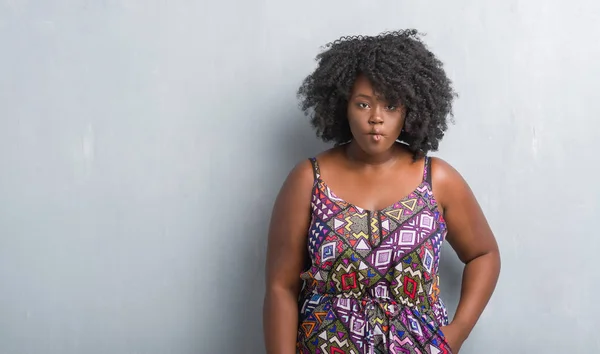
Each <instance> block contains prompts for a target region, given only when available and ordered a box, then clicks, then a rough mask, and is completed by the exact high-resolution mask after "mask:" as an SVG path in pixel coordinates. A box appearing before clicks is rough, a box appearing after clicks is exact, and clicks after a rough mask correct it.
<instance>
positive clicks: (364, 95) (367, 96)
mask: <svg viewBox="0 0 600 354" xmlns="http://www.w3.org/2000/svg"><path fill="white" fill-rule="evenodd" d="M354 97H363V98H368V99H371V98H372V97H371V96H369V95H367V94H364V93H359V94H356V95H354Z"/></svg>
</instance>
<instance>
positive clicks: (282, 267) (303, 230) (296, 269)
mask: <svg viewBox="0 0 600 354" xmlns="http://www.w3.org/2000/svg"><path fill="white" fill-rule="evenodd" d="M313 181H314V179H313V172H312V166H311V164H310V162H309V161H305V162H302V163H300V164H299V165H297V166H296V167H295V168H294V169H293V170H292V171H291V172H290V174H289V175H288V177H287V179H286V181H285V182H284V184H283V186H282V187H281V190H280V192H279V194H278V196H277V198H276V200H275V205H274V207H273V213H272V216H271V223H270V226H269V236H268V245H267V260H266V293H265V298H264V306H263V331H264V339H265V346H266V349H267V353H268V354H294V353H296V335H297V331H298V293H299V291H300V285H301V283H300V272H301V271H302V268H303V265H304V260H305V257H306V252H307V243H306V242H307V235H308V227H309V221H310V198H311V191H312V186H313Z"/></svg>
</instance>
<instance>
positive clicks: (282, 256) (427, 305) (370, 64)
mask: <svg viewBox="0 0 600 354" xmlns="http://www.w3.org/2000/svg"><path fill="white" fill-rule="evenodd" d="M317 58H318V67H317V68H316V69H315V71H314V72H313V73H312V74H311V75H309V76H308V77H307V78H306V79H305V81H304V82H303V84H302V86H301V88H300V90H299V97H300V98H301V102H302V108H303V110H304V111H305V112H306V113H307V114H309V115H310V116H311V122H312V125H313V126H314V128H315V129H316V132H317V135H318V136H319V137H320V138H321V139H323V140H324V141H327V142H335V147H334V148H332V149H330V150H327V151H325V152H323V153H321V154H319V155H318V156H316V157H315V158H311V159H307V160H306V161H302V162H300V163H299V164H298V165H297V166H296V167H295V168H294V169H293V170H292V171H291V172H290V174H289V175H288V177H287V179H286V181H285V182H284V184H283V186H282V188H281V191H280V193H279V195H278V197H277V200H276V202H275V206H274V209H273V214H272V219H271V224H270V229H269V241H268V250H267V268H266V296H265V303H264V334H265V343H266V348H267V352H268V353H269V354H288V353H323V354H325V353H327V354H330V353H355V354H359V353H458V351H459V350H460V347H461V345H462V344H463V342H464V341H465V339H466V338H467V337H468V335H469V333H470V332H471V330H472V329H473V326H474V325H475V323H476V321H477V320H478V318H479V316H480V314H481V313H482V311H483V310H484V307H485V306H486V304H487V303H488V300H489V299H490V297H491V295H492V292H493V290H494V288H495V285H496V282H497V279H498V276H499V272H500V256H499V252H498V246H497V244H496V240H495V238H494V235H493V233H492V231H491V230H490V227H489V225H488V223H487V221H486V219H485V216H484V215H483V213H482V211H481V208H480V207H479V205H478V203H477V201H476V199H475V197H474V195H473V193H472V192H471V190H470V188H469V186H468V185H467V183H466V182H465V181H464V180H463V178H462V177H461V175H460V174H459V173H458V172H457V171H456V170H454V169H453V168H452V167H451V166H450V165H449V164H448V163H446V162H444V161H443V160H442V159H439V158H432V157H429V156H428V153H429V152H430V151H435V150H437V148H438V144H439V142H440V140H441V139H442V137H443V135H444V132H445V131H446V129H447V120H448V117H449V116H450V115H451V113H452V100H453V98H454V96H455V94H454V91H453V89H452V85H451V82H450V80H449V79H448V78H447V76H446V74H445V73H444V70H443V68H442V63H441V62H440V61H439V60H438V59H437V58H436V57H435V56H434V55H433V54H432V53H431V52H430V51H429V50H428V49H427V48H426V47H425V45H424V44H423V43H422V42H421V40H420V38H419V36H418V34H417V32H416V31H414V30H407V31H399V32H393V33H384V34H381V35H379V36H375V37H366V36H358V37H343V38H341V39H340V40H338V41H336V42H334V43H332V44H330V45H329V46H328V48H327V50H326V51H324V52H323V53H321V54H320V55H319V56H318V57H317ZM445 240H447V241H448V242H449V244H450V245H451V246H452V248H453V249H454V250H455V251H456V253H457V255H458V257H459V258H460V259H461V261H462V262H464V264H465V267H464V274H463V282H462V291H461V297H460V302H459V304H458V308H457V311H456V315H455V316H454V318H453V320H452V322H450V323H449V322H448V317H447V312H446V308H445V306H444V303H443V302H442V300H441V299H440V297H439V293H440V290H439V286H438V285H439V277H438V265H439V258H440V249H441V246H442V242H443V241H445ZM482 350H484V349H482Z"/></svg>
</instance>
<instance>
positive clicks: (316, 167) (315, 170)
mask: <svg viewBox="0 0 600 354" xmlns="http://www.w3.org/2000/svg"><path fill="white" fill-rule="evenodd" d="M309 160H310V163H311V164H312V168H313V175H314V177H315V183H317V182H318V181H319V180H320V179H321V170H320V169H319V163H318V162H317V158H316V157H311V158H309Z"/></svg>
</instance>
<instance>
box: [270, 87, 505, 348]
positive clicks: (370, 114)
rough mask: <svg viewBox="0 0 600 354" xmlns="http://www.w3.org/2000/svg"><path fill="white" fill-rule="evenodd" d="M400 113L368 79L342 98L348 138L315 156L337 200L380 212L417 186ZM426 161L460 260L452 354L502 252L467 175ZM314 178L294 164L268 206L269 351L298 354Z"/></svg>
mask: <svg viewBox="0 0 600 354" xmlns="http://www.w3.org/2000/svg"><path fill="white" fill-rule="evenodd" d="M405 115H406V109H405V108H404V107H403V106H402V105H400V104H393V103H389V102H385V101H384V100H382V99H380V98H379V97H378V95H377V94H376V93H375V92H374V91H373V88H372V86H371V83H370V82H369V80H368V79H367V78H365V77H363V76H359V77H357V79H356V81H355V84H354V87H353V90H352V93H351V96H350V98H349V100H348V122H349V124H350V129H351V131H352V135H353V139H352V141H351V142H350V143H349V144H346V145H343V146H340V147H336V148H333V149H331V150H328V151H325V152H324V153H322V154H320V155H319V156H317V159H318V160H319V165H320V167H321V177H322V178H323V180H325V181H327V184H328V186H329V187H330V188H331V189H332V190H334V191H336V194H337V195H338V196H339V197H340V198H342V199H344V200H346V201H348V202H349V203H352V204H354V205H357V206H360V207H361V208H364V209H366V210H380V209H383V208H385V207H387V206H389V205H391V204H393V203H394V202H396V201H398V200H400V199H401V198H402V197H403V196H405V195H407V194H408V193H410V192H411V191H413V190H414V189H415V187H416V186H418V185H419V183H420V182H421V180H422V176H423V164H424V161H423V159H419V160H417V161H414V160H413V156H412V154H411V153H410V152H409V151H408V150H407V149H406V148H405V147H403V145H402V144H398V143H396V142H395V140H396V138H397V137H398V136H399V135H400V132H401V130H402V127H403V125H404V117H405ZM431 161H432V162H431V169H432V186H433V194H434V197H435V198H436V200H437V202H438V204H439V209H440V212H442V213H443V215H444V219H445V220H446V224H447V226H448V235H447V238H446V240H447V241H448V242H449V244H450V245H451V247H452V248H453V249H454V250H455V252H456V253H457V255H458V257H459V259H460V260H461V261H462V262H463V263H464V264H465V267H464V271H463V280H462V288H461V297H460V301H459V304H458V308H457V311H456V314H455V316H454V319H453V320H452V322H451V323H450V324H449V325H448V326H445V327H442V331H443V332H444V334H445V336H446V340H447V341H448V343H449V344H450V347H451V348H452V349H453V351H454V353H458V352H459V350H460V347H461V346H462V344H463V342H464V341H465V340H466V339H467V337H468V336H469V333H470V332H471V330H472V329H473V327H474V326H475V324H476V322H477V320H478V319H479V317H480V315H481V313H482V312H483V310H484V308H485V306H486V305H487V303H488V301H489V299H490V297H491V295H492V293H493V291H494V288H495V286H496V282H497V280H498V276H499V273H500V254H499V251H498V245H497V243H496V240H495V237H494V235H493V233H492V230H491V229H490V227H489V225H488V222H487V220H486V218H485V216H484V214H483V212H482V210H481V208H480V206H479V204H478V202H477V200H476V199H475V196H474V195H473V192H472V191H471V189H470V188H469V186H468V185H467V183H466V182H465V180H464V179H463V178H462V176H461V175H460V174H459V173H458V172H457V171H456V170H455V169H454V168H453V167H452V166H450V165H449V164H448V163H446V162H445V161H443V160H442V159H439V158H432V159H431ZM313 181H314V177H313V171H312V166H311V164H310V162H308V161H303V162H301V163H299V164H298V165H297V166H295V167H294V169H293V170H292V171H291V172H290V174H289V175H288V177H287V178H286V180H285V182H284V184H283V186H282V188H281V190H280V192H279V194H278V196H277V198H276V201H275V205H274V208H273V212H272V218H271V223H270V226H269V235H268V245H267V260H266V294H265V299H264V311H263V318H264V335H265V344H266V349H267V353H269V354H288V353H290V354H292V353H295V352H296V347H295V344H296V334H297V330H298V303H297V299H298V294H299V291H300V287H301V282H300V277H299V275H300V273H301V272H302V270H303V268H304V267H305V263H304V262H305V259H306V257H307V253H306V252H307V247H306V244H307V237H308V232H307V230H308V227H309V220H310V199H311V193H312V186H313ZM356 186H361V187H360V188H356Z"/></svg>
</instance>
